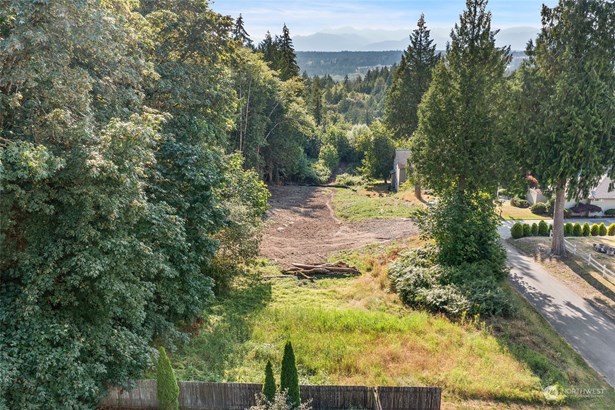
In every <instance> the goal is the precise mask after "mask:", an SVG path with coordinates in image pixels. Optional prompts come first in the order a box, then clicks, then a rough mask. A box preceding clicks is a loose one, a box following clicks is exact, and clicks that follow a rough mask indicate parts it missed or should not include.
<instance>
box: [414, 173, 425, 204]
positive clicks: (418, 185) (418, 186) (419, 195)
mask: <svg viewBox="0 0 615 410" xmlns="http://www.w3.org/2000/svg"><path fill="white" fill-rule="evenodd" d="M414 196H415V197H416V199H418V200H419V201H421V202H423V194H422V193H421V182H420V181H419V179H418V177H417V176H415V177H414Z"/></svg>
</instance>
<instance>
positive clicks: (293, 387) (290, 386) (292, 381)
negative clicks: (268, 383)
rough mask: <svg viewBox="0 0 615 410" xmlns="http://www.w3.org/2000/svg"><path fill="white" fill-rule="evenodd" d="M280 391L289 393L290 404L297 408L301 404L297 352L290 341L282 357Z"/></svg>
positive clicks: (288, 400)
mask: <svg viewBox="0 0 615 410" xmlns="http://www.w3.org/2000/svg"><path fill="white" fill-rule="evenodd" d="M280 391H281V392H284V393H286V394H287V395H288V397H287V402H288V404H289V405H290V406H291V407H293V408H295V407H299V406H300V405H301V395H300V391H299V373H298V372H297V363H296V361H295V352H294V351H293V345H292V343H291V342H290V341H288V342H286V345H285V346H284V356H283V357H282V371H281V373H280Z"/></svg>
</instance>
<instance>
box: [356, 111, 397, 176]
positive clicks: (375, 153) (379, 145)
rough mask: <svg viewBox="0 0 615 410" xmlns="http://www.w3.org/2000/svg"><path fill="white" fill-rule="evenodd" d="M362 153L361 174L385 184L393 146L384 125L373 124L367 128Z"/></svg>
mask: <svg viewBox="0 0 615 410" xmlns="http://www.w3.org/2000/svg"><path fill="white" fill-rule="evenodd" d="M363 152H364V158H363V167H362V171H363V173H364V174H365V175H367V176H369V177H372V178H381V179H383V180H384V183H385V184H386V182H387V180H388V178H389V175H390V173H391V166H392V164H393V159H394V157H395V145H394V143H393V140H392V139H391V136H390V131H389V130H388V129H387V128H386V127H385V126H384V124H382V123H380V122H375V123H373V124H372V125H371V126H370V127H369V140H368V141H366V143H365V145H364V151H363Z"/></svg>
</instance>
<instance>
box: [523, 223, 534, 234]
mask: <svg viewBox="0 0 615 410" xmlns="http://www.w3.org/2000/svg"><path fill="white" fill-rule="evenodd" d="M523 236H532V227H531V226H530V224H523Z"/></svg>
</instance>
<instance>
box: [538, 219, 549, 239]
mask: <svg viewBox="0 0 615 410" xmlns="http://www.w3.org/2000/svg"><path fill="white" fill-rule="evenodd" d="M538 236H549V224H548V223H546V222H545V221H540V222H539V223H538Z"/></svg>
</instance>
